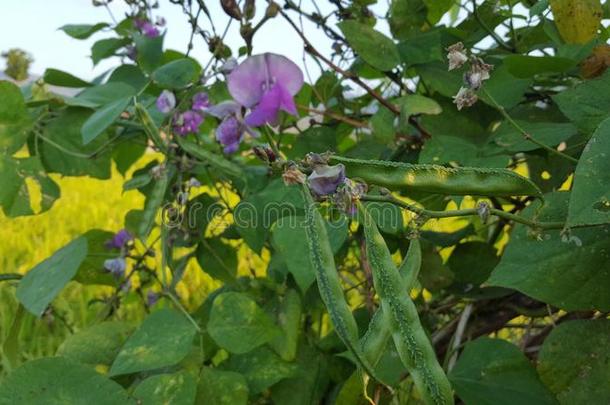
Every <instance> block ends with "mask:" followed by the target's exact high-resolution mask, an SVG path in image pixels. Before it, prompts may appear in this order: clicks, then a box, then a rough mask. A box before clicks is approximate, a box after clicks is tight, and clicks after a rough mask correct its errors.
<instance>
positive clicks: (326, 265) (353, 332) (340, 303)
mask: <svg viewBox="0 0 610 405" xmlns="http://www.w3.org/2000/svg"><path fill="white" fill-rule="evenodd" d="M302 193H303V197H304V199H305V205H306V208H305V210H306V212H305V234H306V236H307V243H308V244H309V260H310V261H311V264H312V266H313V268H314V269H315V272H316V280H317V284H318V289H319V290H320V296H321V297H322V301H324V305H325V306H326V309H327V310H328V314H329V315H330V320H331V322H332V324H333V326H334V328H335V331H336V332H337V335H338V336H339V338H341V340H342V341H343V343H344V344H345V346H346V347H347V349H348V350H349V351H350V352H351V353H352V355H353V356H354V357H355V358H356V361H357V362H358V364H360V366H361V367H362V368H363V370H364V371H365V372H366V373H367V374H369V375H370V376H371V377H373V378H374V372H373V368H372V367H371V366H370V364H369V362H368V361H367V360H366V358H365V356H364V354H363V353H362V351H361V349H360V345H359V342H358V325H357V324H356V320H355V319H354V315H353V314H352V311H351V309H350V307H349V305H348V304H347V301H346V300H345V296H344V295H343V288H342V287H341V282H340V280H339V275H338V274H337V268H336V266H335V258H334V255H333V252H332V249H331V247H330V242H329V240H328V234H327V232H326V226H325V225H324V219H323V218H322V215H320V212H319V211H318V209H317V207H316V206H315V203H314V201H313V198H312V197H311V193H310V191H309V188H308V187H307V185H303V188H302Z"/></svg>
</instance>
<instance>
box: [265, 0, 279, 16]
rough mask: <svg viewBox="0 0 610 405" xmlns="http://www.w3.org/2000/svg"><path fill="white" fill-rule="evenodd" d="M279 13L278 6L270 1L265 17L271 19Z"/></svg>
mask: <svg viewBox="0 0 610 405" xmlns="http://www.w3.org/2000/svg"><path fill="white" fill-rule="evenodd" d="M279 11H280V6H279V5H278V4H277V3H276V2H275V1H272V2H270V3H269V5H268V6H267V10H265V17H267V18H273V17H275V16H276V15H277V13H279Z"/></svg>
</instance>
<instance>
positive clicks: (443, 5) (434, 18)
mask: <svg viewBox="0 0 610 405" xmlns="http://www.w3.org/2000/svg"><path fill="white" fill-rule="evenodd" d="M423 2H424V4H425V5H426V8H427V9H428V22H429V23H430V24H436V23H437V22H438V21H439V20H440V19H441V18H442V17H443V15H445V13H446V12H447V11H449V9H450V8H451V7H452V6H453V5H454V4H455V3H456V0H423Z"/></svg>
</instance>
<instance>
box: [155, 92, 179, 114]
mask: <svg viewBox="0 0 610 405" xmlns="http://www.w3.org/2000/svg"><path fill="white" fill-rule="evenodd" d="M156 105H157V110H159V111H160V112H162V113H163V114H167V113H168V112H170V111H171V110H173V109H174V108H175V107H176V96H175V95H174V93H172V92H171V91H169V90H163V91H162V92H161V94H160V95H159V97H158V98H157V102H156Z"/></svg>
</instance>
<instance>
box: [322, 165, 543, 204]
mask: <svg viewBox="0 0 610 405" xmlns="http://www.w3.org/2000/svg"><path fill="white" fill-rule="evenodd" d="M330 161H331V162H333V163H343V164H344V165H345V169H346V173H347V175H348V177H350V178H353V179H358V178H359V179H362V180H364V181H365V182H367V183H369V184H375V185H378V186H383V187H386V188H388V189H390V190H416V191H425V192H428V193H435V194H445V195H475V196H488V197H508V196H521V195H532V196H536V197H542V192H541V191H540V189H539V188H538V186H536V185H535V184H534V183H532V182H531V181H530V180H529V179H527V178H525V177H523V176H520V175H518V174H517V173H515V172H513V171H510V170H507V169H486V168H476V167H457V168H452V167H444V166H438V165H424V164H422V165H420V164H410V163H402V162H392V161H385V160H362V159H351V158H346V157H341V156H336V155H333V156H331V157H330Z"/></svg>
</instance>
